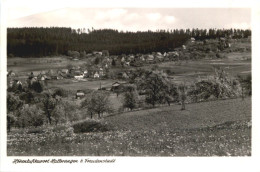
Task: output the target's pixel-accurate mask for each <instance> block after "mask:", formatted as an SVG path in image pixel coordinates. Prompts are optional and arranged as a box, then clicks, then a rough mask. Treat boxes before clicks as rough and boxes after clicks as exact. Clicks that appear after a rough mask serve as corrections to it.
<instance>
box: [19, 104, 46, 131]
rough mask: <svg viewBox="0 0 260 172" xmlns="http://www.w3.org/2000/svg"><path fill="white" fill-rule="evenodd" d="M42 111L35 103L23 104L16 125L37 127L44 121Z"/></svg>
mask: <svg viewBox="0 0 260 172" xmlns="http://www.w3.org/2000/svg"><path fill="white" fill-rule="evenodd" d="M44 120H45V118H44V115H43V111H42V110H40V109H39V108H37V107H36V105H31V106H29V105H24V106H23V107H22V109H21V111H20V114H19V117H18V120H17V122H18V125H19V126H21V127H29V126H34V127H38V126H41V125H43V123H44Z"/></svg>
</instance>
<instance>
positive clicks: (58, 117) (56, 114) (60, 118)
mask: <svg viewBox="0 0 260 172" xmlns="http://www.w3.org/2000/svg"><path fill="white" fill-rule="evenodd" d="M51 118H52V121H54V122H55V124H56V125H57V124H58V123H64V122H66V116H65V108H64V106H63V105H62V104H58V105H56V106H55V108H54V109H53V111H52V112H51Z"/></svg>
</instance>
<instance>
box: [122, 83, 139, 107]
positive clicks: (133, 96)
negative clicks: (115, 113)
mask: <svg viewBox="0 0 260 172" xmlns="http://www.w3.org/2000/svg"><path fill="white" fill-rule="evenodd" d="M125 90H126V92H125V93H124V100H123V107H124V108H129V109H130V110H131V111H132V110H133V109H134V108H135V107H136V106H137V97H138V94H137V91H136V86H135V85H133V84H129V85H127V86H125Z"/></svg>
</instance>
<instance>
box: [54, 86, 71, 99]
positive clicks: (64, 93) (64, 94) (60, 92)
mask: <svg viewBox="0 0 260 172" xmlns="http://www.w3.org/2000/svg"><path fill="white" fill-rule="evenodd" d="M56 96H60V97H68V92H67V91H66V90H64V89H62V88H56V89H55V90H54V93H53V94H52V97H54V98H55V97H56Z"/></svg>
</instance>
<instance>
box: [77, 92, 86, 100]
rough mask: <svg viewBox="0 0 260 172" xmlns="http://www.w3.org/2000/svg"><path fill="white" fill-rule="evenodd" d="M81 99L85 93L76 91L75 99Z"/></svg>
mask: <svg viewBox="0 0 260 172" xmlns="http://www.w3.org/2000/svg"><path fill="white" fill-rule="evenodd" d="M82 97H85V93H84V92H83V91H82V90H77V93H76V99H81V98H82Z"/></svg>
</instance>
